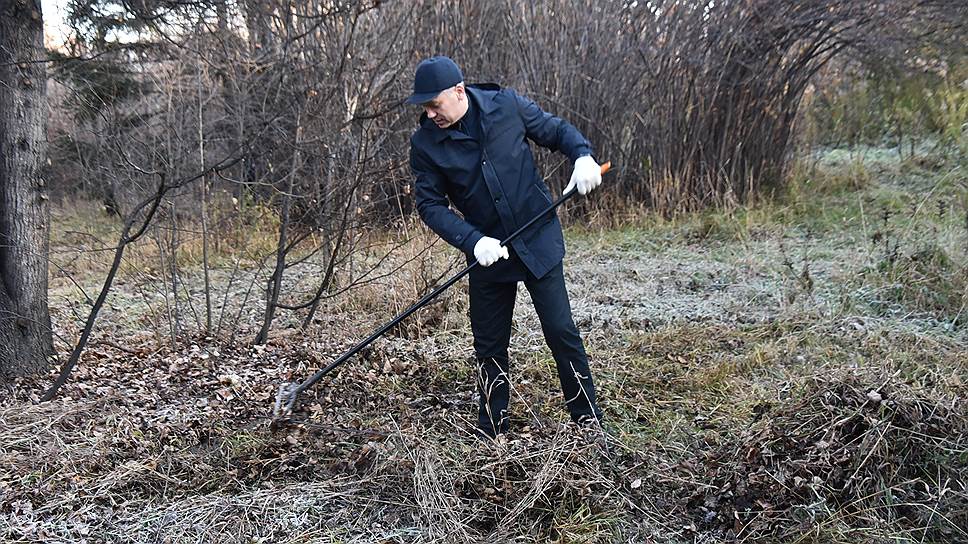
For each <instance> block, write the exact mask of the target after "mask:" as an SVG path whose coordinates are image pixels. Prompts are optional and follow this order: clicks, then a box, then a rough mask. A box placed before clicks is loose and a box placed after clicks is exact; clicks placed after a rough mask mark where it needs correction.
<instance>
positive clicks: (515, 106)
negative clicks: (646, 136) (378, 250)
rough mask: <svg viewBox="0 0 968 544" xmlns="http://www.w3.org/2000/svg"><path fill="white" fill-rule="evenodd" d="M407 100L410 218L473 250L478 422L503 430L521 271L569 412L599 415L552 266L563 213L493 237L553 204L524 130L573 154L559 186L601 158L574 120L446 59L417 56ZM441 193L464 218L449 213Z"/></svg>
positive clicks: (585, 184)
mask: <svg viewBox="0 0 968 544" xmlns="http://www.w3.org/2000/svg"><path fill="white" fill-rule="evenodd" d="M413 88H414V92H413V94H412V95H411V96H410V97H409V98H408V99H407V102H408V103H410V104H419V105H421V106H422V107H423V110H424V112H423V114H422V115H421V117H420V126H419V128H418V129H417V130H416V131H415V132H414V134H413V136H412V137H411V139H410V168H411V170H412V171H413V174H414V176H415V178H416V182H415V184H414V185H415V196H416V206H417V211H418V212H419V213H420V218H421V219H422V220H423V221H424V223H426V224H427V225H428V226H429V227H430V228H431V229H432V230H433V231H434V232H436V233H437V234H438V235H439V236H440V237H442V238H443V239H444V240H446V241H447V242H448V243H450V244H451V245H453V246H455V247H457V248H458V249H461V250H462V251H464V253H466V254H467V255H468V261H469V262H472V261H470V258H471V255H473V258H476V259H477V261H478V262H479V263H480V265H481V266H478V267H476V268H475V269H474V270H472V271H471V274H470V289H469V291H470V317H471V329H472V330H473V333H474V351H475V354H476V357H477V361H478V387H479V391H480V395H481V399H480V408H479V421H478V425H479V427H480V430H481V431H482V432H483V433H484V434H486V435H487V436H489V437H492V438H494V437H496V436H497V435H499V434H501V433H504V432H506V431H507V429H508V413H507V409H508V401H509V395H510V388H509V378H508V344H509V342H510V338H511V316H512V313H513V310H514V298H515V294H516V292H517V282H519V281H523V282H524V284H525V286H526V287H527V289H528V291H529V292H530V293H531V299H532V300H533V302H534V306H535V310H536V311H537V314H538V318H539V320H540V321H541V328H542V331H543V332H544V336H545V341H546V342H547V343H548V346H549V347H550V348H551V352H552V354H553V355H554V358H555V363H556V365H557V369H558V378H559V380H560V381H561V388H562V391H563V393H564V396H565V403H566V406H567V408H568V411H569V413H570V415H571V418H572V420H573V421H575V422H576V423H579V424H582V425H585V424H589V423H595V422H600V420H601V412H600V411H599V410H598V407H597V405H596V404H595V388H594V386H593V383H592V377H591V373H590V372H589V369H588V358H587V357H586V355H585V349H584V346H583V345H582V340H581V336H580V335H579V333H578V329H577V327H575V323H574V320H573V319H572V316H571V306H570V304H569V302H568V293H567V291H566V290H565V281H564V276H563V274H562V264H561V262H562V258H563V257H564V254H565V245H564V238H563V237H562V233H561V223H560V222H559V221H558V217H557V215H556V214H554V213H549V214H548V215H547V218H546V219H545V220H542V221H539V222H538V223H536V224H535V225H533V226H532V227H531V228H530V229H529V231H528V232H524V233H522V234H521V236H520V237H519V238H517V239H516V240H514V241H513V242H511V244H510V247H505V246H501V240H503V239H505V238H506V237H507V236H508V235H509V234H510V233H512V232H514V231H515V230H517V229H518V228H519V227H520V226H521V225H523V224H525V223H526V222H527V221H529V220H530V219H532V218H533V217H535V216H536V215H538V214H539V213H541V212H542V211H544V210H545V209H546V208H547V207H548V206H549V205H550V204H551V202H552V200H551V194H550V192H549V191H548V188H547V187H546V186H545V184H544V182H543V180H542V177H541V174H540V173H539V172H538V170H537V168H536V167H535V164H534V159H533V157H532V155H531V148H530V146H529V144H528V141H527V140H531V141H533V142H535V143H537V144H539V145H541V146H544V147H547V148H549V149H552V150H555V151H560V152H561V153H564V154H565V155H567V156H568V157H569V158H570V159H571V160H572V161H573V162H574V172H573V173H572V176H571V181H570V183H569V185H568V187H567V188H566V189H565V191H571V190H577V191H578V192H579V193H581V194H583V195H584V194H587V193H588V192H589V191H591V190H593V189H594V188H595V187H597V186H598V185H599V184H600V183H601V167H600V166H599V165H598V164H597V163H596V162H595V160H594V159H593V158H592V157H591V154H592V147H591V144H589V143H588V140H586V139H585V137H584V136H582V135H581V133H580V132H578V130H577V129H576V128H575V127H573V126H572V125H570V124H569V123H567V122H565V121H564V120H562V119H559V118H558V117H554V116H552V115H550V114H548V113H545V112H544V111H542V110H541V109H540V108H538V106H537V105H535V104H534V102H532V101H530V100H528V99H527V98H524V97H522V96H520V95H518V94H517V93H515V92H514V91H513V90H511V89H506V88H504V89H502V88H501V87H499V86H497V85H494V84H482V85H468V86H465V85H464V77H463V75H462V73H461V70H460V68H459V67H458V66H457V65H456V64H455V63H454V61H452V60H451V59H449V58H447V57H432V58H429V59H426V60H424V61H422V62H421V63H420V64H419V65H418V66H417V70H416V74H415V77H414V86H413ZM448 201H449V203H450V204H452V205H453V206H454V207H455V208H457V210H459V211H460V212H461V214H462V216H463V217H461V216H459V215H458V214H456V213H455V212H454V211H453V210H451V208H450V207H449V205H448Z"/></svg>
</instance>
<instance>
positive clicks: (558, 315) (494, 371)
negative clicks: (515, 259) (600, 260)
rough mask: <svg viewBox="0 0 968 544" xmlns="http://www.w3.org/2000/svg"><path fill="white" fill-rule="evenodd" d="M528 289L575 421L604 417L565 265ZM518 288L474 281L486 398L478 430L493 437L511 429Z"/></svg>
mask: <svg viewBox="0 0 968 544" xmlns="http://www.w3.org/2000/svg"><path fill="white" fill-rule="evenodd" d="M524 285H525V287H527V289H528V292H529V293H531V300H532V301H533V302H534V309H535V311H536V312H537V314H538V319H539V320H540V321H541V330H542V332H543V333H544V337H545V341H546V342H547V343H548V347H549V348H551V353H552V355H553V356H554V359H555V364H556V366H557V368H558V379H559V381H560V382H561V390H562V392H563V393H564V396H565V406H566V407H567V408H568V412H569V414H570V415H571V418H572V420H574V421H576V422H577V421H579V420H581V419H583V416H584V417H589V416H591V417H597V418H601V412H600V411H599V410H598V407H597V406H596V404H595V387H594V385H593V384H592V376H591V372H590V371H589V369H588V357H587V356H586V355H585V348H584V346H583V345H582V341H581V335H579V334H578V328H577V327H575V322H574V320H573V319H572V317H571V305H570V304H569V302H568V292H567V291H566V290H565V278H564V275H563V273H562V266H561V263H559V264H558V266H556V267H555V268H553V269H552V270H551V271H549V272H548V273H547V274H545V275H544V276H543V277H542V278H535V277H534V276H533V275H532V274H530V273H528V274H527V278H526V279H525V281H524ZM517 286H518V284H517V282H485V281H475V280H474V279H473V278H472V279H471V282H470V303H471V309H470V314H471V329H472V330H473V331H474V351H475V354H476V356H477V362H478V369H477V382H478V389H479V391H480V395H481V400H480V409H479V421H478V425H479V426H480V428H481V430H482V431H484V432H485V433H486V434H488V435H490V436H495V435H497V434H500V433H503V432H506V431H507V429H508V412H507V410H508V401H509V397H510V378H509V366H508V344H509V343H510V340H511V317H512V314H513V312H514V298H515V294H516V293H517Z"/></svg>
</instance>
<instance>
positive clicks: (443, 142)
mask: <svg viewBox="0 0 968 544" xmlns="http://www.w3.org/2000/svg"><path fill="white" fill-rule="evenodd" d="M467 94H468V96H469V97H470V100H471V101H472V102H471V107H474V108H479V110H478V112H479V119H480V122H481V131H480V133H481V134H482V141H481V142H477V141H476V140H475V139H474V138H472V137H470V136H467V135H466V134H464V133H463V132H461V131H458V130H455V129H453V128H447V129H441V128H439V127H438V126H437V125H436V124H434V122H433V121H431V120H430V119H428V118H427V115H426V113H424V114H423V115H421V117H420V127H419V128H418V129H417V130H416V131H415V132H414V134H413V136H412V137H411V138H410V168H411V170H412V171H413V174H414V177H415V178H416V181H415V183H414V189H415V190H414V193H415V197H416V206H417V211H418V212H419V214H420V218H421V219H422V220H423V221H424V223H426V224H427V226H429V227H430V228H431V229H432V230H433V231H434V232H436V233H437V234H438V235H439V236H440V237H441V238H443V239H444V240H446V241H447V242H448V243H449V244H451V245H453V246H455V247H457V248H459V249H461V250H462V251H464V253H466V254H467V256H468V262H473V260H474V245H475V244H476V243H477V242H478V240H480V239H481V237H483V236H490V237H492V238H497V239H498V240H503V239H504V238H506V237H507V236H508V235H509V234H511V233H512V232H514V231H515V230H517V228H518V227H520V226H521V225H523V224H525V223H526V222H528V221H529V220H530V219H531V218H532V217H534V216H536V215H538V214H539V213H540V212H542V211H543V210H544V209H545V208H547V207H548V205H549V204H551V202H552V200H551V193H550V192H549V191H548V187H547V186H546V185H545V184H544V181H543V180H542V177H541V174H540V173H539V172H538V169H537V168H536V167H535V164H534V157H532V155H531V147H530V145H529V143H528V140H531V141H533V142H535V143H536V144H538V145H541V146H544V147H547V148H548V149H551V150H554V151H560V152H562V153H564V154H565V155H567V156H568V158H570V159H571V160H572V162H574V161H575V159H577V158H578V157H581V156H582V155H591V154H592V147H591V144H589V143H588V140H586V139H585V137H584V136H582V134H581V133H580V132H578V129H576V128H575V127H574V126H572V125H571V124H569V123H568V122H566V121H564V120H562V119H560V118H558V117H555V116H553V115H551V114H549V113H546V112H544V111H542V110H541V108H539V107H538V106H537V105H536V104H535V103H534V102H532V101H531V100H529V99H527V98H525V97H523V96H521V95H519V94H517V93H516V92H514V90H512V89H508V88H503V89H502V88H501V87H499V86H498V85H494V84H481V85H469V86H467ZM448 201H449V202H450V204H452V205H453V207H454V208H456V209H457V210H458V211H459V212H460V214H461V215H458V214H457V213H455V212H454V211H453V210H452V209H451V208H450V207H449V206H448ZM510 253H511V254H512V259H511V260H510V261H505V260H503V259H502V260H500V261H498V262H497V263H495V264H494V265H492V266H490V267H487V268H484V267H477V268H475V269H474V271H472V272H471V278H472V279H477V280H483V281H515V280H521V279H524V278H523V277H515V276H516V274H517V273H518V272H517V271H518V270H519V269H520V267H521V265H523V266H524V267H527V269H528V270H529V271H530V272H531V273H532V274H534V276H535V277H538V278H540V277H542V276H544V275H545V273H547V272H548V271H549V270H551V269H552V268H553V267H554V266H555V265H557V264H558V263H559V262H561V259H562V257H564V255H565V242H564V238H563V237H562V234H561V223H560V222H559V221H558V216H557V214H548V218H547V220H545V221H541V222H539V223H537V224H535V225H534V226H532V227H531V228H530V229H529V230H528V231H527V232H524V233H522V234H521V236H519V237H518V238H517V239H516V240H514V241H513V242H511V251H510Z"/></svg>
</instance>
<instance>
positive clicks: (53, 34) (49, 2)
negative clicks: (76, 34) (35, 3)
mask: <svg viewBox="0 0 968 544" xmlns="http://www.w3.org/2000/svg"><path fill="white" fill-rule="evenodd" d="M67 2H68V0H40V3H41V8H42V9H43V10H44V41H45V43H46V45H47V47H58V46H61V45H63V43H64V38H65V36H67V30H68V29H67V26H66V25H65V24H64V17H65V16H66V14H67Z"/></svg>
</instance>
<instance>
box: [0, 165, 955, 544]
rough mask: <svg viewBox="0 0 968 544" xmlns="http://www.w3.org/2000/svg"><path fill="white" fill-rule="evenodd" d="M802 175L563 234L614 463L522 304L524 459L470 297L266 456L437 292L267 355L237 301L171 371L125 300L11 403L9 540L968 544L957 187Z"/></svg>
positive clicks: (877, 173) (137, 286)
mask: <svg viewBox="0 0 968 544" xmlns="http://www.w3.org/2000/svg"><path fill="white" fill-rule="evenodd" d="M802 168H803V171H802V172H800V173H799V174H798V175H797V182H796V183H795V184H794V185H793V187H792V188H791V189H789V190H787V191H784V192H783V193H782V194H778V195H773V197H772V198H763V199H761V200H760V201H759V202H756V203H753V204H750V205H746V206H732V207H730V206H726V207H724V208H722V209H720V210H718V211H715V212H703V213H692V214H682V215H680V216H677V217H676V218H674V219H668V218H659V217H655V216H651V215H648V214H643V215H641V216H637V217H635V218H633V219H630V220H629V221H627V222H622V224H621V225H620V226H618V227H614V228H613V227H609V228H604V227H598V226H582V225H575V226H572V227H570V228H569V229H568V231H567V233H566V239H567V243H568V255H567V257H566V262H565V266H566V278H567V282H568V285H569V290H570V293H571V298H572V304H573V310H574V315H575V317H576V321H577V322H578V325H579V328H580V330H581V331H582V332H583V335H584V338H585V342H586V347H587V349H588V351H589V355H590V359H591V363H592V367H593V371H594V372H595V378H596V380H597V384H598V387H599V389H600V395H601V404H602V408H603V409H604V411H605V414H606V427H605V429H606V432H607V435H608V436H607V439H606V440H604V441H603V440H599V439H596V438H594V437H588V436H585V435H583V434H582V433H579V432H578V431H577V430H576V429H575V428H574V427H573V426H571V425H570V424H568V423H566V421H567V416H566V415H565V413H564V410H563V408H562V399H561V394H560V391H559V390H558V385H557V382H556V378H555V373H554V370H553V365H554V362H553V360H552V359H551V357H550V353H549V352H548V350H547V347H546V346H545V345H544V342H543V339H542V337H541V334H540V327H539V325H538V323H537V318H536V316H535V315H534V312H533V309H532V308H531V307H530V304H529V300H528V297H527V292H526V290H524V289H523V287H522V288H521V290H520V292H519V295H520V296H519V299H518V304H517V307H516V310H515V326H514V336H513V339H512V360H513V367H512V377H513V379H514V393H513V396H512V409H513V415H514V419H513V422H512V432H511V433H510V435H509V436H508V440H507V441H506V443H501V444H492V443H488V442H484V441H481V440H479V439H477V438H475V437H474V436H473V435H472V433H471V425H472V423H473V420H474V413H475V409H476V399H475V396H474V395H475V392H474V388H473V365H472V349H471V338H470V332H469V326H468V324H467V319H466V310H467V308H466V287H465V286H464V285H460V286H458V287H457V288H455V289H453V290H452V292H449V293H447V294H446V295H445V296H444V298H443V299H442V300H441V301H440V302H438V303H436V304H434V305H433V306H432V307H431V308H428V309H426V310H423V311H421V312H420V313H419V314H418V315H416V316H414V319H413V320H411V321H410V322H408V323H407V324H406V325H404V326H402V327H399V328H398V329H395V330H394V331H392V334H390V335H389V336H388V337H387V338H385V339H382V340H380V341H378V342H376V343H375V344H374V345H373V346H372V347H371V348H370V349H368V350H367V351H365V352H364V354H363V355H362V356H361V357H358V358H357V359H355V360H353V361H351V362H350V363H348V364H347V365H346V366H345V367H344V368H343V369H341V370H340V371H339V373H338V374H337V375H336V376H335V377H334V378H333V379H326V380H324V381H323V382H321V383H320V384H319V387H318V388H316V389H315V390H314V391H313V393H312V394H310V395H308V396H307V397H306V398H305V399H304V401H303V402H302V403H301V405H300V407H299V409H298V411H297V413H296V414H295V415H294V417H293V421H292V422H291V424H290V425H288V426H286V427H285V428H283V429H282V430H272V429H270V428H269V425H268V417H267V416H268V414H269V410H270V409H271V405H272V401H273V398H274V395H275V392H276V389H277V387H278V385H279V384H280V383H281V382H282V381H286V380H292V379H300V378H304V377H306V376H307V375H309V374H311V373H312V372H313V371H314V370H316V369H317V368H319V367H320V366H322V365H324V364H326V363H327V362H328V361H330V360H332V359H333V358H335V357H336V356H337V355H339V354H340V353H341V352H342V351H343V350H345V349H346V348H348V347H349V346H351V345H352V344H353V343H354V342H355V341H356V340H358V339H360V338H362V337H364V336H365V335H366V334H367V332H368V331H369V330H370V329H371V328H373V327H374V326H376V325H378V324H380V323H381V322H382V321H384V320H386V319H388V318H389V317H391V316H392V315H393V314H394V313H395V312H396V311H398V310H400V309H402V307H403V306H405V305H406V304H407V303H409V302H410V301H412V300H413V299H414V298H415V297H416V294H417V291H419V290H420V288H421V285H420V283H419V282H417V281H416V280H415V278H417V272H416V271H412V270H411V271H410V272H408V273H407V274H409V275H404V276H401V275H397V276H388V277H386V278H384V279H381V280H380V281H379V282H375V283H373V284H371V285H369V286H367V287H365V288H361V289H359V290H357V291H354V292H352V293H350V295H348V296H347V297H345V298H343V299H338V300H334V301H332V302H331V303H328V304H327V305H326V307H325V311H323V312H321V315H320V318H319V319H318V320H317V322H316V323H314V324H313V325H312V326H311V327H310V328H309V329H308V330H307V331H305V332H303V331H302V330H301V329H300V328H299V327H298V322H299V320H298V316H283V317H281V318H280V322H279V324H278V325H277V327H276V330H275V331H274V333H273V334H272V335H271V338H270V341H269V343H268V344H267V345H265V346H251V345H248V344H247V343H246V342H245V341H244V340H247V339H248V338H250V337H251V336H248V337H247V336H246V335H247V334H248V333H249V332H251V331H250V330H248V329H246V328H245V326H246V325H245V324H246V323H250V322H253V321H254V320H256V318H257V316H258V307H257V305H255V304H252V305H251V306H252V307H251V308H249V307H248V306H247V304H243V301H246V300H247V299H246V297H245V296H244V293H245V292H246V290H245V287H248V285H247V284H245V283H244V282H243V283H240V286H239V287H236V288H237V289H239V291H238V292H233V293H232V296H230V297H226V298H227V299H228V300H229V301H230V303H231V302H234V303H236V304H238V305H239V307H240V308H241V309H242V313H240V314H238V315H241V316H242V317H240V318H239V321H240V322H241V323H242V324H243V325H242V326H241V329H240V331H239V332H238V335H237V336H238V338H237V341H236V342H234V343H233V344H228V343H226V342H225V341H224V340H225V339H224V338H218V339H216V338H206V337H204V336H198V337H196V338H195V339H194V340H193V341H189V342H181V343H178V344H177V345H175V346H174V347H173V346H171V345H170V344H169V343H168V342H165V341H164V338H163V335H162V336H160V335H159V334H158V332H157V329H158V327H157V321H154V322H153V321H152V319H150V318H148V317H146V316H147V315H148V314H150V309H151V308H150V307H151V301H152V300H153V298H152V296H150V295H148V296H146V295H145V290H146V287H145V285H146V283H145V282H143V281H139V278H143V276H138V275H132V276H131V278H132V279H131V280H129V281H127V282H122V284H121V285H119V286H118V289H117V291H116V292H115V293H114V294H112V298H111V299H110V303H111V308H109V309H108V310H107V311H106V313H105V315H104V316H103V317H102V325H101V326H100V328H99V331H100V332H99V335H98V337H97V340H96V341H95V342H94V343H93V344H92V346H91V348H90V349H89V350H88V351H87V353H86V354H85V356H84V358H83V359H82V361H81V364H80V366H79V369H78V370H77V371H76V372H75V373H74V375H73V376H72V379H71V381H70V382H69V384H68V385H67V386H66V387H65V388H64V390H63V391H62V394H61V395H60V396H59V398H58V399H56V400H55V401H53V402H51V403H46V404H34V403H33V402H31V395H36V394H37V393H38V392H40V391H42V388H43V387H44V385H46V384H47V383H49V378H44V379H37V380H32V381H30V380H28V381H23V382H18V383H16V384H14V385H13V386H12V387H11V388H8V389H7V390H5V391H4V393H3V394H4V395H5V398H4V401H3V404H2V405H0V535H2V537H3V539H4V541H8V542H54V541H64V542H83V541H87V542H102V541H107V542H199V541H201V542H466V541H482V542H483V541H488V542H503V541H513V542H547V541H556V542H613V541H614V542H629V541H634V542H723V541H736V540H747V541H762V540H764V539H769V540H771V541H780V542H883V541H899V542H907V541H918V542H953V541H959V540H962V541H968V533H966V530H968V529H966V527H968V495H966V489H965V484H966V480H965V476H966V474H968V435H966V429H968V419H966V416H965V413H966V408H968V407H966V405H965V404H966V401H965V399H966V393H968V390H966V385H965V384H966V381H968V366H966V363H968V351H966V348H965V340H966V332H965V331H966V328H965V322H966V319H968V315H966V309H965V307H964V302H965V300H966V295H965V293H966V291H965V289H966V285H968V281H966V270H965V263H966V256H965V251H966V248H968V213H966V209H968V208H966V203H968V199H966V188H965V186H964V179H965V170H964V168H963V167H959V166H957V165H952V164H950V163H947V162H944V161H933V162H926V161H924V160H922V161H918V160H910V159H909V160H905V161H901V160H899V159H898V158H897V157H896V155H892V154H891V153H889V152H887V151H884V150H871V151H869V152H867V153H862V154H859V153H847V152H843V151H834V152H824V153H822V154H821V155H818V156H817V157H814V158H811V159H810V160H809V161H807V166H803V167H802ZM597 224H598V222H593V223H592V225H597ZM430 254H432V255H433V260H432V261H431V264H433V265H435V266H436V267H437V268H435V270H436V273H440V272H442V271H443V270H444V269H446V266H447V265H448V264H449V263H452V262H454V259H453V257H454V254H453V252H452V251H450V250H448V249H446V248H444V247H442V245H440V244H438V245H435V246H434V247H433V248H432V249H431V251H430ZM227 277H228V272H227V271H226V270H222V271H216V273H215V278H216V281H223V282H227V281H228V280H227V279H226V278H227ZM311 277H313V274H312V273H311V272H304V273H302V274H301V275H299V276H296V277H290V278H288V279H287V281H290V282H291V284H290V288H291V289H297V288H298V286H299V285H300V284H301V282H304V281H305V280H306V278H311ZM186 278H188V280H187V281H189V283H190V286H191V287H190V288H189V289H196V288H197V285H198V277H197V274H191V275H187V276H186ZM68 283H73V282H66V281H62V282H56V281H55V282H54V290H53V292H54V295H53V296H52V299H53V300H54V301H55V302H54V303H55V308H54V309H53V311H54V316H55V320H56V321H57V322H58V323H61V324H62V325H61V327H62V332H63V335H65V336H68V335H69V334H70V332H71V327H70V326H69V325H66V324H65V323H68V322H69V321H70V318H71V316H72V315H74V314H75V313H76V311H77V307H78V306H83V303H82V299H81V298H80V297H79V296H78V295H77V294H76V293H75V292H74V291H72V289H75V288H74V287H72V286H71V285H69V284H68ZM91 285H92V286H95V285H96V281H94V280H93V279H92V283H91ZM259 288H260V286H259V285H256V286H255V289H256V290H258V289H259ZM226 289H228V287H226ZM226 292H228V291H226ZM254 296H255V298H258V296H257V295H254ZM56 301H60V302H59V303H58V302H56ZM236 311H237V309H235V310H233V312H228V313H227V315H235V314H234V312H236ZM603 442H604V443H605V444H606V445H607V446H606V447H605V448H604V449H603V448H602V443H603Z"/></svg>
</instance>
